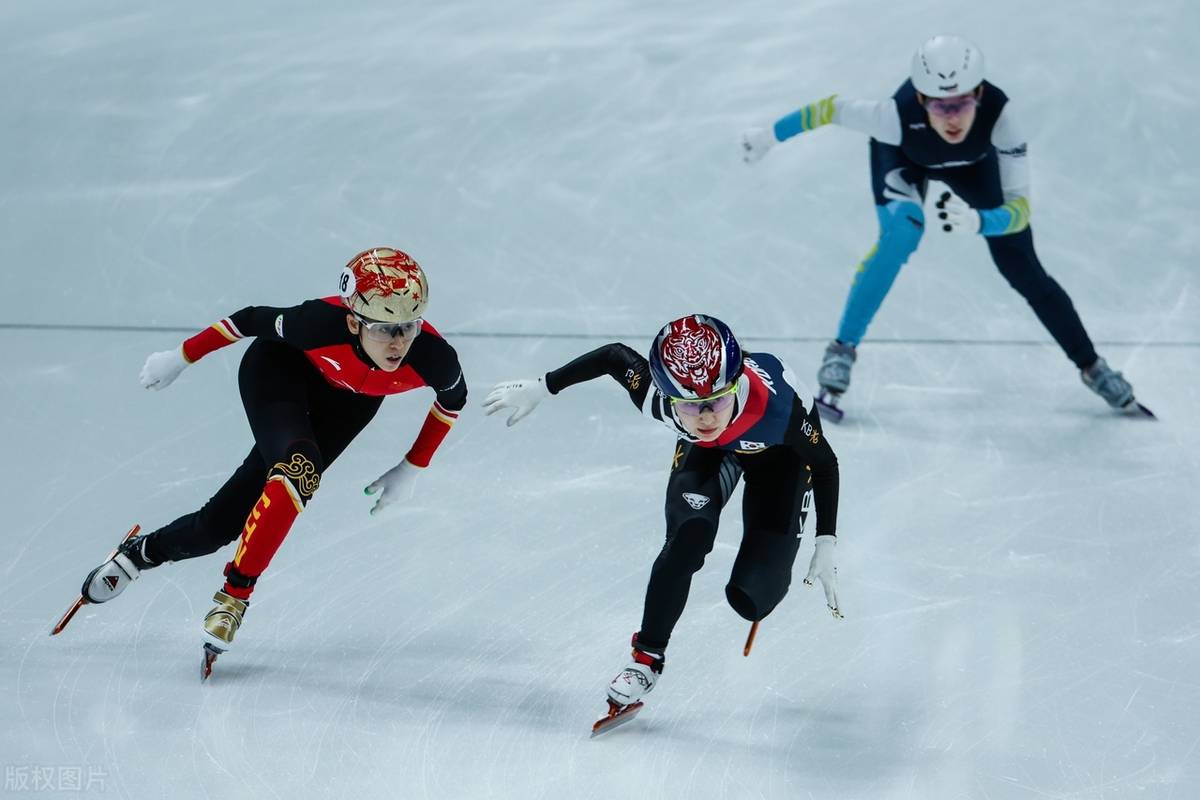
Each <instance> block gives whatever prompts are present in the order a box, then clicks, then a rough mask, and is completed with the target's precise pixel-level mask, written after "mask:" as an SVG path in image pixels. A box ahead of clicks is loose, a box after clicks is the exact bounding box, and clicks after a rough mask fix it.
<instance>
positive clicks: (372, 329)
mask: <svg viewBox="0 0 1200 800" xmlns="http://www.w3.org/2000/svg"><path fill="white" fill-rule="evenodd" d="M354 316H355V319H357V320H358V324H359V325H361V326H362V330H363V333H364V334H365V335H366V337H367V338H368V339H370V340H371V341H374V342H390V341H392V340H393V339H395V338H396V337H397V336H399V337H400V338H401V339H403V340H404V341H406V342H411V341H412V340H413V339H415V338H417V334H419V333H420V332H421V323H422V322H423V320H422V319H421V318H420V317H418V318H417V319H414V320H412V321H411V322H372V321H371V320H369V319H366V318H364V317H360V316H358V315H357V314H355V315H354Z"/></svg>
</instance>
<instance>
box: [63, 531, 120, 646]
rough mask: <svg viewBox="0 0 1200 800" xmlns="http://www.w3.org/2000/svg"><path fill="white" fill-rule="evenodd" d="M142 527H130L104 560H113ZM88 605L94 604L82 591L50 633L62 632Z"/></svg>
mask: <svg viewBox="0 0 1200 800" xmlns="http://www.w3.org/2000/svg"><path fill="white" fill-rule="evenodd" d="M141 529H142V526H141V525H134V526H133V527H132V528H130V529H129V533H127V534H125V536H124V537H122V539H121V544H118V545H117V546H116V547H115V548H113V551H112V552H111V553H109V554H108V558H106V559H104V560H105V561H111V560H112V558H113V556H115V555H116V554H117V551H118V550H120V549H121V545H122V544H125V542H127V541H129V540H130V539H132V538H133V537H134V536H137V534H138V531H140V530H141ZM102 563H103V562H102ZM86 605H92V603H91V601H89V600H88V599H87V598H86V597H84V596H83V592H80V593H79V597H78V598H77V599H76V600H75V602H74V603H72V604H71V607H70V608H68V609H67V613H65V614H63V615H62V616H61V617H59V619H58V622H57V623H56V624H55V625H54V627H53V628H52V629H51V630H50V635H51V636H57V635H58V634H60V633H62V632H63V628H65V627H67V623H69V622H70V621H71V619H72V618H73V617H74V616H75V614H76V612H78V611H79V609H81V608H83V607H84V606H86Z"/></svg>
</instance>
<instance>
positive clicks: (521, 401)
mask: <svg viewBox="0 0 1200 800" xmlns="http://www.w3.org/2000/svg"><path fill="white" fill-rule="evenodd" d="M549 396H550V390H549V389H547V388H546V379H545V378H538V379H537V380H536V381H535V380H521V381H509V382H508V383H498V384H496V388H495V389H492V391H491V394H489V395H488V396H487V398H486V399H485V400H484V401H483V407H484V409H486V413H487V415H488V416H491V415H492V414H495V413H496V412H497V411H501V410H503V409H506V408H511V409H514V410H513V413H512V414H511V415H509V417H508V423H507V424H508V427H510V428H511V427H512V426H513V425H516V424H517V423H518V422H520V421H521V420H523V419H524V418H525V417H527V416H529V413H530V412H531V411H533V410H534V409H535V408H537V405H538V403H540V402H542V401H543V400H545V399H546V398H547V397H549Z"/></svg>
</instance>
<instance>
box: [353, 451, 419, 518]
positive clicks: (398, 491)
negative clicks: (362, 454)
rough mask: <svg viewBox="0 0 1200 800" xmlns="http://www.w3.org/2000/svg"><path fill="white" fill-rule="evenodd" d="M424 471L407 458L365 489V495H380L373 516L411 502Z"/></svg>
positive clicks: (374, 506)
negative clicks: (394, 506)
mask: <svg viewBox="0 0 1200 800" xmlns="http://www.w3.org/2000/svg"><path fill="white" fill-rule="evenodd" d="M423 469H424V467H418V466H417V465H416V464H413V463H410V462H409V460H408V459H407V458H406V459H404V460H403V461H401V462H400V463H399V464H397V465H396V466H394V467H392V468H391V469H389V470H388V471H387V472H385V473H383V474H382V475H380V476H379V478H378V479H376V480H375V482H374V483H372V484H371V485H370V486H368V487H367V488H366V489H363V493H364V494H367V495H374V494H378V495H379V498H378V499H377V500H376V501H375V505H373V506H371V514H378V513H379V512H380V511H383V510H384V509H385V508H387V507H388V506H391V505H395V504H396V503H403V502H406V501H408V500H411V499H412V498H413V495H415V494H416V492H417V476H419V475H420V474H421V470H423Z"/></svg>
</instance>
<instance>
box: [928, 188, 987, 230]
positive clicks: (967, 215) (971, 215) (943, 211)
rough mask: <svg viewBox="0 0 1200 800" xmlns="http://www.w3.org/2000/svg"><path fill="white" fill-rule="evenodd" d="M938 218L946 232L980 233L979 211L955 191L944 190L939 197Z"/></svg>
mask: <svg viewBox="0 0 1200 800" xmlns="http://www.w3.org/2000/svg"><path fill="white" fill-rule="evenodd" d="M937 207H938V219H939V220H940V221H941V223H940V224H941V226H942V230H943V231H945V232H946V233H979V230H980V226H981V225H982V221H981V220H980V218H979V212H978V211H976V210H975V209H973V208H971V207H970V206H969V205H967V201H966V200H963V199H962V198H961V197H959V196H958V195H956V194H955V193H954V192H942V196H941V197H939V198H938V201H937Z"/></svg>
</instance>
